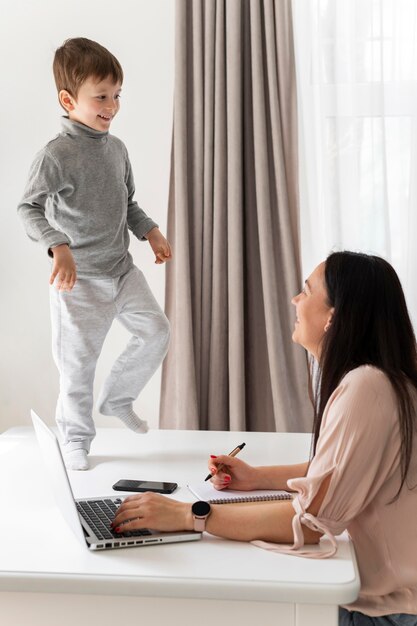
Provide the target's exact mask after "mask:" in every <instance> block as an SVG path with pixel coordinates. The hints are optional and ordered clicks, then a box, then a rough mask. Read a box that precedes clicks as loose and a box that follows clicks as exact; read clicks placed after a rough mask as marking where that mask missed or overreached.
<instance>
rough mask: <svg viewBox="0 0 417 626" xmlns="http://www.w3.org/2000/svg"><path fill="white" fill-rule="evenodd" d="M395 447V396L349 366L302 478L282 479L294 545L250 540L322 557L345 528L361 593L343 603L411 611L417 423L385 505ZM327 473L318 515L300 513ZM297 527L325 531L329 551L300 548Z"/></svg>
mask: <svg viewBox="0 0 417 626" xmlns="http://www.w3.org/2000/svg"><path fill="white" fill-rule="evenodd" d="M400 446H401V434H400V429H399V424H398V410H397V401H396V396H395V393H394V390H393V388H392V386H391V384H390V382H389V380H388V378H387V377H386V376H385V374H384V373H383V372H381V371H380V370H378V369H376V368H374V367H370V366H367V365H366V366H361V367H358V368H357V369H355V370H352V371H351V372H349V373H348V374H347V375H346V376H345V377H344V378H343V380H342V381H341V383H340V384H339V386H338V387H337V389H335V391H334V392H333V394H332V395H331V397H330V399H329V401H328V403H327V406H326V409H325V411H324V415H323V421H322V426H321V431H320V437H319V440H318V442H317V450H316V455H315V457H314V459H313V460H312V462H311V464H310V466H309V469H308V472H307V476H306V477H305V478H295V479H292V480H289V481H288V486H289V487H290V488H291V489H293V490H294V491H296V492H298V494H297V495H296V496H295V498H294V500H293V506H294V509H295V512H296V515H295V516H294V518H293V530H294V545H293V546H292V547H285V546H280V545H277V544H268V543H266V542H262V541H257V542H254V543H255V545H258V546H260V547H263V548H267V549H269V550H271V549H272V550H276V551H278V552H281V553H282V552H287V553H292V554H298V555H300V556H307V557H310V558H311V557H312V558H324V557H328V556H332V555H333V554H335V552H336V549H337V544H336V541H335V539H334V536H335V535H339V534H340V533H342V532H343V531H344V530H345V529H347V530H348V532H349V535H350V537H351V539H352V541H353V545H354V546H355V552H356V557H357V561H358V566H359V573H360V577H361V590H360V594H359V597H358V599H357V600H356V601H355V602H354V603H352V604H350V605H348V606H346V607H345V608H347V609H349V610H357V611H361V612H362V613H365V614H366V615H371V616H379V615H387V614H390V613H411V614H417V487H416V485H417V428H416V431H415V434H414V447H413V453H412V459H411V464H410V470H409V474H408V478H407V481H406V484H405V485H404V486H403V488H402V490H401V492H400V495H399V498H398V499H397V500H396V501H395V502H393V503H392V504H389V502H390V501H391V500H392V498H393V497H394V496H395V495H396V493H397V491H398V488H399V485H400V477H401V469H400ZM329 474H331V479H330V483H329V488H328V491H327V493H326V495H325V498H324V500H323V502H322V505H321V507H320V510H319V512H318V515H317V516H314V515H311V514H309V513H307V512H306V511H307V509H308V507H309V506H310V504H311V502H312V501H313V499H314V497H315V496H316V494H317V492H318V489H319V487H320V485H321V482H322V481H323V479H324V478H325V477H326V476H328V475H329ZM409 487H416V488H414V489H409ZM301 524H304V525H306V526H308V527H310V528H312V529H314V530H318V531H321V532H323V533H326V535H327V536H328V537H329V538H330V540H331V542H332V546H333V547H332V550H330V551H328V552H324V551H322V552H315V553H312V552H307V551H303V550H301V549H300V548H302V546H303V544H304V538H303V532H302V528H301Z"/></svg>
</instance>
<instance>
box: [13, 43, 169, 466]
mask: <svg viewBox="0 0 417 626" xmlns="http://www.w3.org/2000/svg"><path fill="white" fill-rule="evenodd" d="M53 70H54V76H55V82H56V86H57V90H58V98H59V102H60V104H61V106H62V107H63V108H64V109H65V111H66V112H67V116H64V117H63V118H62V131H61V133H60V134H59V135H58V136H57V137H55V138H54V139H53V140H52V141H50V142H49V143H48V144H47V145H46V146H45V148H43V149H42V150H41V151H40V152H39V153H38V154H37V156H36V158H35V161H34V163H33V165H32V168H31V171H30V175H29V181H28V183H27V186H26V190H25V193H24V196H23V198H22V201H21V203H20V205H19V207H18V213H19V215H20V217H21V218H22V220H23V223H24V226H25V229H26V232H27V234H28V236H29V237H30V238H31V239H32V240H34V241H37V242H39V243H40V244H41V245H42V246H43V247H44V248H45V250H46V251H47V252H48V254H49V255H50V256H51V257H52V273H51V276H50V281H49V282H50V284H51V288H50V301H51V318H52V340H53V355H54V359H55V362H56V365H57V367H58V370H59V374H60V393H59V399H58V404H57V412H56V420H57V423H58V427H59V430H60V434H61V438H62V443H63V452H64V459H65V463H66V466H67V467H68V468H69V469H74V470H85V469H88V459H87V454H88V452H89V450H90V445H91V442H92V440H93V438H94V436H95V428H94V422H93V419H92V409H93V382H94V373H95V368H96V363H97V359H98V357H99V354H100V352H101V348H102V345H103V342H104V339H105V337H106V335H107V332H108V331H109V328H110V326H111V324H112V321H113V319H115V318H116V319H118V320H119V321H120V322H121V323H122V324H123V326H125V328H127V330H128V331H129V332H130V333H131V334H132V338H131V339H130V341H129V342H128V345H127V347H126V349H125V350H124V352H122V354H121V355H120V356H119V358H118V359H117V360H116V362H115V364H114V366H113V368H112V370H111V372H110V374H109V376H108V378H107V380H106V381H105V383H104V386H103V389H102V391H101V394H100V398H99V402H98V409H99V411H100V412H101V413H102V414H103V415H114V416H116V417H119V418H120V419H121V420H122V421H123V422H124V423H125V424H126V426H128V427H129V428H131V429H132V430H133V431H135V432H138V433H145V432H146V431H147V424H146V422H144V421H142V420H141V419H139V417H138V416H137V415H136V413H135V412H134V411H133V408H132V403H133V401H134V400H135V399H136V398H137V396H138V394H139V393H140V391H141V390H142V388H143V387H144V386H145V384H146V383H147V381H148V380H149V379H150V377H151V376H152V374H153V373H154V372H155V370H156V369H157V367H158V366H159V365H160V363H161V361H162V360H163V358H164V356H165V354H166V351H167V349H168V341H169V324H168V320H167V318H166V317H165V315H164V313H163V311H162V310H161V308H160V307H159V305H158V303H157V302H156V300H155V298H154V297H153V295H152V293H151V291H150V289H149V287H148V285H147V283H146V280H145V278H144V276H143V274H142V272H140V271H139V270H138V269H137V268H136V267H135V266H134V265H133V261H132V257H131V255H130V254H129V251H128V246H129V234H128V229H129V230H131V231H132V232H133V234H134V235H135V236H136V237H137V238H138V239H139V240H145V239H147V240H148V241H149V244H150V245H151V248H152V250H153V252H154V254H155V257H156V260H155V263H164V262H165V261H166V260H168V259H170V258H171V250H170V246H169V243H168V242H167V240H166V239H165V237H164V236H163V235H162V234H161V232H160V231H159V229H158V227H157V225H156V224H155V222H153V221H152V220H151V219H150V218H149V217H148V216H147V215H146V214H145V213H144V211H143V210H142V209H141V208H139V206H138V204H137V203H136V201H135V200H134V199H133V195H134V191H135V187H134V182H133V175H132V170H131V166H130V162H129V157H128V154H127V150H126V148H125V146H124V144H123V143H122V142H121V141H120V140H119V139H117V138H116V137H114V136H113V135H110V134H109V128H110V125H111V122H112V120H113V118H114V116H115V115H116V113H117V112H118V110H119V107H120V102H119V98H120V92H121V87H122V82H123V71H122V68H121V66H120V64H119V62H118V60H117V59H116V58H115V57H114V56H113V55H112V54H111V53H110V52H109V51H108V50H106V48H104V47H103V46H101V45H100V44H98V43H96V42H94V41H90V40H89V39H84V38H76V39H69V40H67V41H65V42H64V44H63V45H62V47H61V48H59V49H58V50H57V51H56V53H55V58H54V64H53Z"/></svg>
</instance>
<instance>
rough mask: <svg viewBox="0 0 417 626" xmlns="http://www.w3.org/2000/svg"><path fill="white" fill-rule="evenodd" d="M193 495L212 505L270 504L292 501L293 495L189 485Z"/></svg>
mask: <svg viewBox="0 0 417 626" xmlns="http://www.w3.org/2000/svg"><path fill="white" fill-rule="evenodd" d="M187 486H188V489H189V490H190V491H191V493H192V494H194V495H195V496H196V498H198V499H199V500H204V501H205V502H210V503H211V504H231V503H234V502H269V501H271V500H292V495H291V493H289V492H288V491H280V490H274V489H269V490H268V491H263V490H260V489H257V490H256V491H233V490H232V489H224V490H223V491H219V490H218V489H215V488H214V487H213V486H212V484H211V483H209V482H207V483H199V484H195V485H187Z"/></svg>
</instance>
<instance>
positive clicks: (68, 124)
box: [61, 115, 109, 139]
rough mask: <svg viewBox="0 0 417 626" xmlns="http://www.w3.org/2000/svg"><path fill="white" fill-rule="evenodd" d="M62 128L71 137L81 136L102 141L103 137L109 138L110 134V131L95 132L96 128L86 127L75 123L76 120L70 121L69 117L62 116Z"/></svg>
mask: <svg viewBox="0 0 417 626" xmlns="http://www.w3.org/2000/svg"><path fill="white" fill-rule="evenodd" d="M61 119H62V128H63V130H64V131H65V132H67V133H69V134H70V135H79V136H81V137H92V138H94V139H102V138H103V137H107V136H108V134H109V131H108V130H94V128H90V127H89V126H85V125H84V124H81V123H80V122H74V120H70V118H69V117H68V116H67V115H63V116H62V118H61Z"/></svg>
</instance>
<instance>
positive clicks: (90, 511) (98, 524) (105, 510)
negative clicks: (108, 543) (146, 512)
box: [76, 498, 152, 539]
mask: <svg viewBox="0 0 417 626" xmlns="http://www.w3.org/2000/svg"><path fill="white" fill-rule="evenodd" d="M121 504H122V500H121V499H120V498H116V499H114V500H110V498H107V499H105V500H85V501H83V502H76V505H77V510H78V513H79V514H80V515H81V517H82V518H83V519H85V521H86V522H87V524H88V525H89V526H90V528H91V530H92V531H93V532H94V534H95V535H96V537H97V539H117V538H119V537H143V536H144V535H151V534H152V532H151V531H150V530H148V529H147V528H141V529H140V530H130V531H126V532H125V533H116V532H114V531H113V530H112V529H111V527H110V524H111V522H112V521H113V519H114V515H115V513H116V511H117V509H118V508H119V506H120V505H121Z"/></svg>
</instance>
